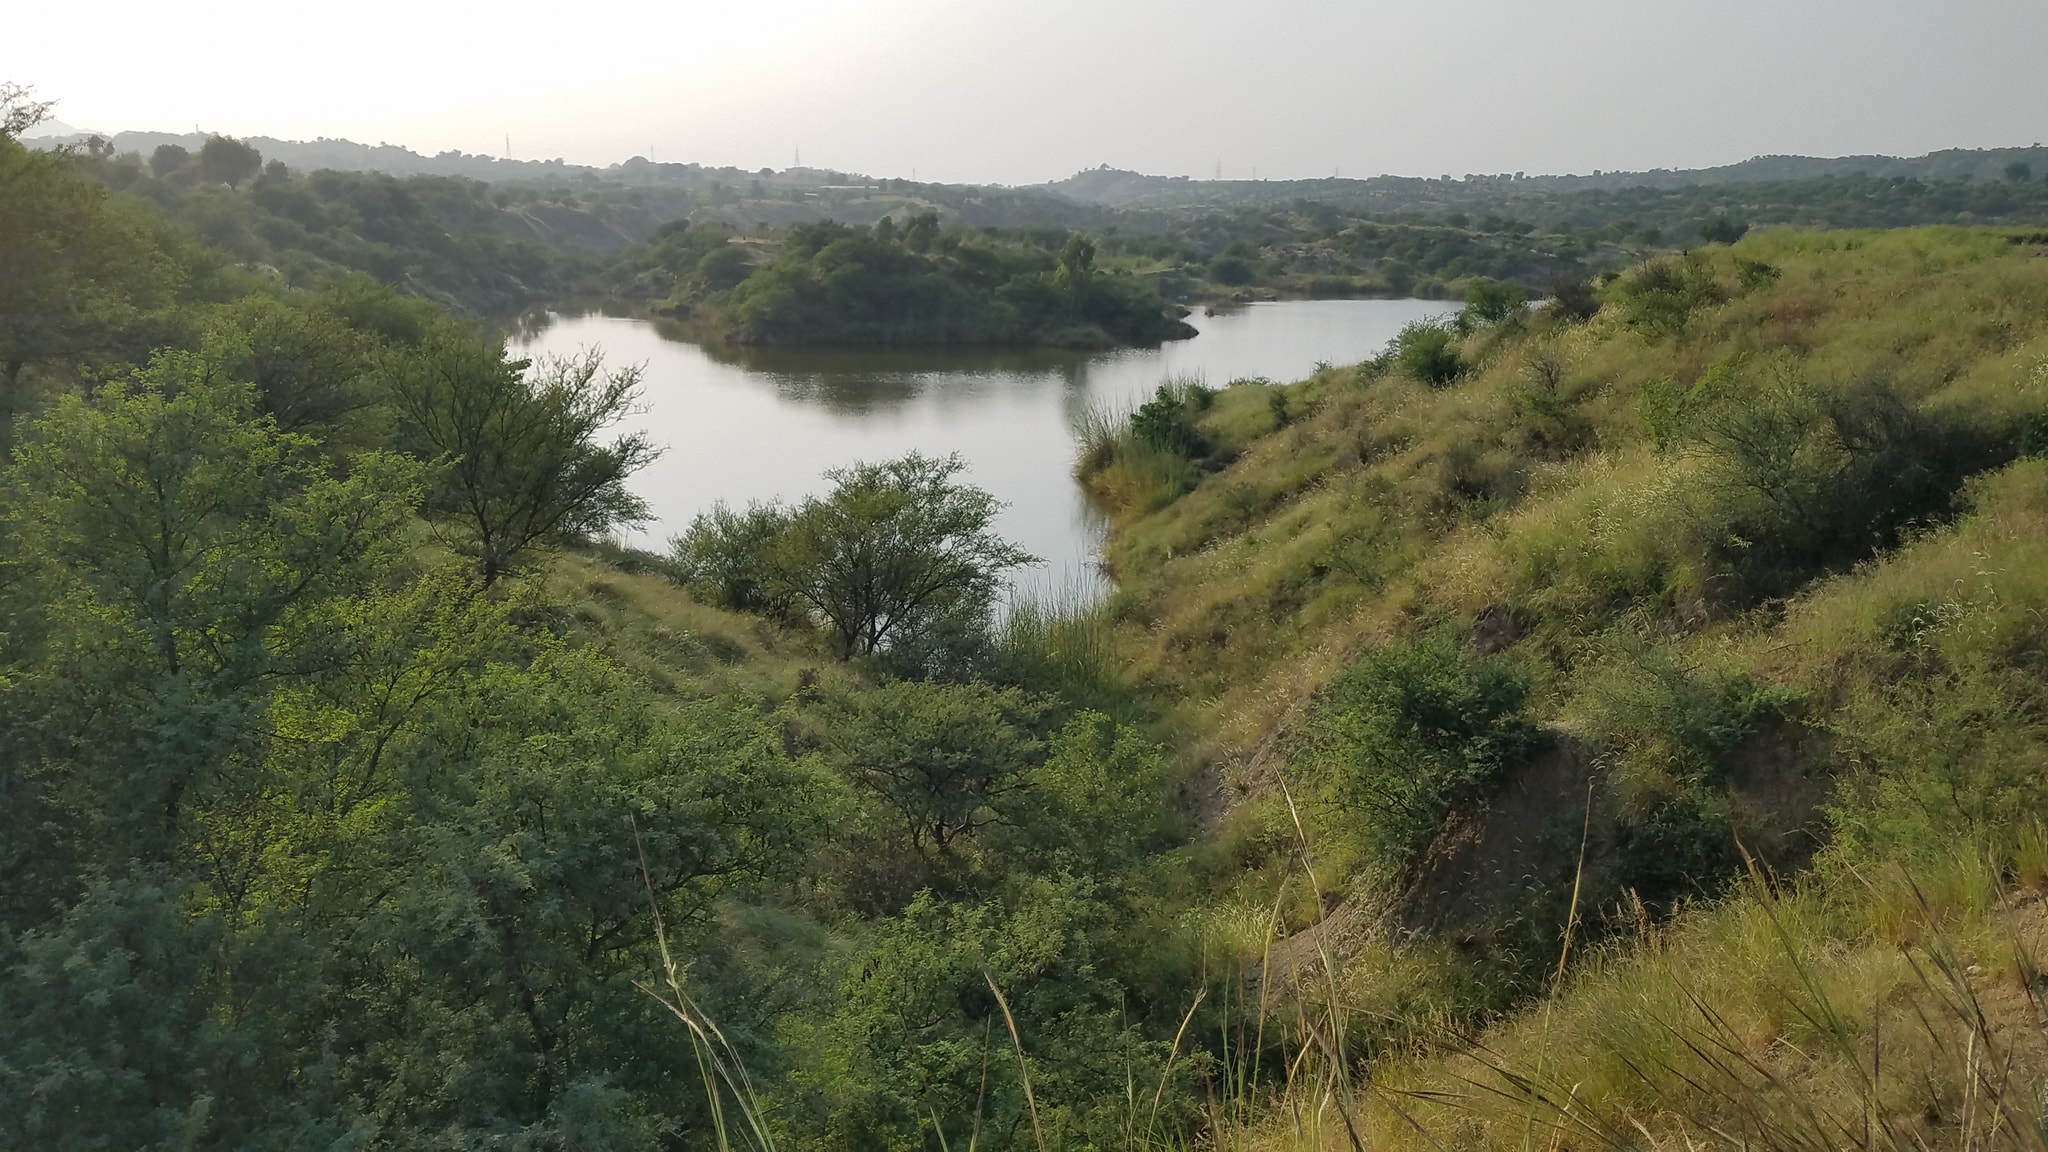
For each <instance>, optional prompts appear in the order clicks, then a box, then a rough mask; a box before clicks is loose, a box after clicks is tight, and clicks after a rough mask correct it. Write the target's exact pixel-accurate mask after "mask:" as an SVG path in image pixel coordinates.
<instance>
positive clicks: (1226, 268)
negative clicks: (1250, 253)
mask: <svg viewBox="0 0 2048 1152" xmlns="http://www.w3.org/2000/svg"><path fill="white" fill-rule="evenodd" d="M1209 278H1210V279H1211V280H1214V281H1216V282H1217V283H1218V284H1227V285H1229V286H1231V287H1233V288H1235V287H1239V286H1241V285H1245V284H1249V283H1251V282H1252V263H1251V261H1249V260H1246V259H1245V258H1244V257H1242V256H1218V257H1217V258H1216V259H1214V260H1211V261H1210V262H1209Z"/></svg>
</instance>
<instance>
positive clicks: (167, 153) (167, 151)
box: [149, 144, 192, 180]
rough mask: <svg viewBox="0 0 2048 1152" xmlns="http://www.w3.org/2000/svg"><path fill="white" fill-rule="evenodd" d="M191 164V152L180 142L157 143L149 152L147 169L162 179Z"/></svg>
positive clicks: (181, 170)
mask: <svg viewBox="0 0 2048 1152" xmlns="http://www.w3.org/2000/svg"><path fill="white" fill-rule="evenodd" d="M191 164H192V153H191V152H190V151H189V150H187V149H186V148H185V146H184V145H182V144H159V145H157V146H156V150H155V151H154V152H151V153H150V154H149V171H150V174H151V175H153V176H155V177H156V178H157V179H159V180H162V179H165V178H167V177H170V176H175V175H177V174H178V173H180V172H183V171H184V170H185V169H186V168H188V167H190V166H191Z"/></svg>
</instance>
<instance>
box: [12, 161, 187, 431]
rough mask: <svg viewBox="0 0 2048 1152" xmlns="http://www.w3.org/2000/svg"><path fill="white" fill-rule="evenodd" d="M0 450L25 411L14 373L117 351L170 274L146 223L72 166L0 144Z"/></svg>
mask: <svg viewBox="0 0 2048 1152" xmlns="http://www.w3.org/2000/svg"><path fill="white" fill-rule="evenodd" d="M0 269H5V272H4V274H0V446H4V445H5V443H6V441H7V437H8V436H9V434H10V430H11V428H12V424H13V418H14V416H15V415H16V414H17V413H19V412H21V411H22V410H24V408H25V407H26V405H25V404H24V403H23V392H24V390H25V389H26V388H27V385H26V384H25V382H24V380H23V372H24V371H25V370H27V369H29V368H31V367H36V366H42V365H48V364H51V363H53V362H57V361H64V360H71V359H83V358H88V357H92V356H95V355H98V356H104V355H106V354H107V353H109V352H114V351H117V350H118V349H119V347H120V345H121V343H122V341H121V339H120V335H121V334H122V332H123V331H124V330H125V329H126V328H127V327H128V326H129V325H130V324H131V323H133V321H134V320H135V319H136V318H137V315H138V313H139V312H140V311H142V310H144V309H148V308H152V307H155V306H156V305H158V304H159V303H161V302H163V301H164V300H165V299H166V298H167V297H168V296H169V294H170V290H171V288H172V287H173V286H174V285H175V283H176V281H177V275H178V273H177V269H176V268H175V267H174V266H173V265H172V264H171V262H170V260H169V259H168V258H167V257H166V255H165V254H164V252H163V250H162V249H161V248H160V247H158V246H157V244H156V242H155V240H154V238H153V237H152V236H151V235H150V231H149V228H148V225H147V224H146V223H145V222H144V221H143V220H142V219H141V218H140V217H139V216H138V215H137V214H136V212H135V211H134V210H132V209H130V208H128V207H127V206H125V205H122V204H119V203H116V202H113V201H110V199H109V198H108V196H107V192H106V189H104V188H102V187H101V186H100V185H98V184H96V183H94V182H92V181H90V180H88V179H85V178H84V177H83V176H80V175H79V174H78V173H77V172H76V171H75V170H73V168H72V162H71V159H70V158H69V157H67V156H64V155H62V154H59V153H52V152H42V151H36V150H33V149H29V148H26V147H23V146H22V145H21V144H20V143H19V142H17V141H15V140H11V139H6V138H4V137H0Z"/></svg>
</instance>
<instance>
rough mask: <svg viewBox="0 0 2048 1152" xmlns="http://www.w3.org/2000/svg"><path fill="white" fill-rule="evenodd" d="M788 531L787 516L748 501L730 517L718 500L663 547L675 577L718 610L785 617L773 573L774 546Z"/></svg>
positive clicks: (786, 599) (783, 594)
mask: <svg viewBox="0 0 2048 1152" xmlns="http://www.w3.org/2000/svg"><path fill="white" fill-rule="evenodd" d="M788 528H789V510H788V509H786V508H784V507H783V506H782V505H780V504H776V503H767V504H763V503H760V502H759V501H751V502H749V503H748V504H747V507H746V509H745V510H744V511H734V510H733V508H732V507H731V506H730V505H728V504H727V503H726V502H725V501H723V500H721V501H719V502H718V503H716V504H713V505H712V506H711V511H709V512H701V513H699V514H698V515H697V518H696V519H695V520H692V521H691V522H690V528H689V530H688V531H687V532H684V533H683V534H682V535H681V536H678V537H676V538H675V539H674V540H672V541H670V542H669V548H670V551H671V554H672V555H673V556H674V558H675V568H676V572H677V575H678V576H679V577H680V578H681V581H682V582H683V583H684V584H687V585H690V586H691V587H692V588H693V589H695V590H696V591H697V592H698V594H699V595H702V596H704V597H706V598H707V599H709V600H710V601H711V602H712V603H714V604H717V605H718V606H720V607H722V608H731V609H733V610H734V611H738V612H758V613H761V614H762V615H765V616H771V617H776V618H783V617H787V616H788V615H789V612H790V595H789V592H788V591H787V589H786V586H785V585H786V581H784V580H782V579H781V578H780V576H779V574H778V573H777V571H776V568H775V546H776V542H777V541H778V540H780V539H781V538H782V534H783V532H785V531H786V530H787V529H788Z"/></svg>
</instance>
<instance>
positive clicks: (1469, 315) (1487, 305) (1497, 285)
mask: <svg viewBox="0 0 2048 1152" xmlns="http://www.w3.org/2000/svg"><path fill="white" fill-rule="evenodd" d="M1528 302H1529V290H1528V289H1527V288H1524V287H1522V286H1521V285H1520V284H1514V283H1510V282H1507V281H1503V280H1474V281H1473V282H1472V285H1471V286H1470V287H1469V288H1467V289H1465V310H1464V311H1463V312H1462V313H1461V314H1460V316H1459V318H1460V319H1461V320H1463V321H1465V322H1466V323H1468V324H1470V323H1474V322H1476V323H1479V324H1502V323H1505V322H1507V321H1508V320H1511V319H1513V318H1515V317H1516V316H1520V315H1521V314H1522V310H1523V309H1524V308H1525V307H1527V305H1528Z"/></svg>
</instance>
